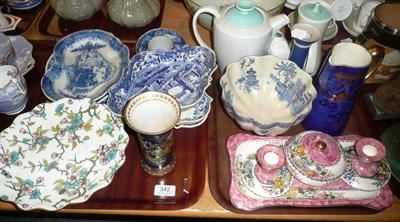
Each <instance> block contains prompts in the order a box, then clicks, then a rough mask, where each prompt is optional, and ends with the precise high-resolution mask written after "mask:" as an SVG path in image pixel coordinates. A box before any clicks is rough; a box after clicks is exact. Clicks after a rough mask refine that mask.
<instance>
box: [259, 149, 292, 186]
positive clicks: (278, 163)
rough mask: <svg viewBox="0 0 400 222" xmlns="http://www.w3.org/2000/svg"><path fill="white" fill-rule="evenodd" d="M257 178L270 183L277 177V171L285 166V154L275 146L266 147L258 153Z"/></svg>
mask: <svg viewBox="0 0 400 222" xmlns="http://www.w3.org/2000/svg"><path fill="white" fill-rule="evenodd" d="M257 161H258V164H257V165H256V168H255V170H256V176H257V178H258V179H259V180H260V181H261V182H262V183H268V181H271V180H273V179H274V178H275V177H276V176H277V170H278V169H279V168H281V167H282V166H283V165H284V164H285V153H284V152H283V150H282V149H281V148H279V147H277V146H275V145H265V146H263V147H261V148H260V149H259V150H258V152H257Z"/></svg>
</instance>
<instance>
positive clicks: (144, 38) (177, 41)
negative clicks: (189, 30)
mask: <svg viewBox="0 0 400 222" xmlns="http://www.w3.org/2000/svg"><path fill="white" fill-rule="evenodd" d="M156 36H164V37H168V38H169V39H170V40H171V41H172V49H179V48H182V47H183V46H185V45H186V41H185V39H184V38H183V36H182V35H181V34H179V33H178V32H176V31H174V30H171V29H167V28H157V29H152V30H150V31H148V32H146V33H144V34H143V35H141V36H140V38H139V39H138V41H137V43H136V53H140V52H144V51H148V50H149V47H148V45H149V42H150V41H151V40H152V39H153V38H154V37H156Z"/></svg>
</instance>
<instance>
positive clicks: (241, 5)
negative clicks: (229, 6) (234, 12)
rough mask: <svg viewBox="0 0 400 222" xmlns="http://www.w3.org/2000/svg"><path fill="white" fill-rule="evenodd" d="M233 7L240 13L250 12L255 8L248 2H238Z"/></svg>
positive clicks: (244, 0)
mask: <svg viewBox="0 0 400 222" xmlns="http://www.w3.org/2000/svg"><path fill="white" fill-rule="evenodd" d="M235 7H236V8H237V9H238V10H239V11H240V12H242V13H246V12H249V11H252V10H253V9H254V8H255V5H254V4H253V2H251V1H249V0H240V1H238V2H237V3H236V4H235Z"/></svg>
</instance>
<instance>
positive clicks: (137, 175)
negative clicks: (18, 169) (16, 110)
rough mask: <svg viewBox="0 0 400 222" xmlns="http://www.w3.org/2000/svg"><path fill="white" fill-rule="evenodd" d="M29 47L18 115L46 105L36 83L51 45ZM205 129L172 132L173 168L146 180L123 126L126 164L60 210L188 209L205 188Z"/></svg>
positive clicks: (3, 124) (5, 122) (0, 124)
mask: <svg viewBox="0 0 400 222" xmlns="http://www.w3.org/2000/svg"><path fill="white" fill-rule="evenodd" d="M33 47H34V50H33V57H34V58H35V59H36V60H37V63H36V65H35V67H34V68H33V69H32V70H31V71H30V72H29V74H28V75H25V78H26V81H27V83H28V94H29V100H28V104H27V106H26V108H25V109H24V111H22V112H27V111H29V110H31V109H32V108H34V107H35V106H36V105H37V104H39V103H43V102H46V101H47V98H46V96H45V95H44V94H43V93H42V91H41V89H40V80H41V78H42V75H43V74H44V69H45V65H46V62H47V59H48V58H49V56H50V55H51V54H52V50H53V47H54V44H52V43H51V42H48V44H45V43H40V44H39V43H33ZM38 58H40V59H38ZM212 106H213V104H212ZM15 117H16V115H14V116H8V115H2V114H0V119H1V121H0V130H1V131H2V130H4V129H5V128H7V127H9V126H10V125H11V123H12V122H13V120H14V119H15ZM207 125H208V124H207V122H206V123H204V124H202V125H201V126H199V127H196V128H191V129H177V130H175V131H174V148H173V149H174V152H175V154H176V166H175V168H174V169H173V170H172V171H171V172H170V173H169V174H167V175H165V176H162V177H156V176H150V175H148V174H147V173H145V172H144V171H143V170H142V168H141V166H140V152H139V144H138V141H137V136H136V133H135V132H134V131H132V130H131V129H130V128H129V127H127V126H126V127H125V131H126V132H127V133H128V135H129V143H128V146H127V147H126V149H125V154H126V160H125V163H124V165H123V166H121V168H120V169H119V170H118V171H117V172H116V173H115V175H114V179H113V181H112V183H110V184H109V185H108V186H107V187H105V188H104V189H101V190H98V191H97V192H96V193H94V194H93V195H92V196H91V197H90V198H89V199H88V200H87V201H86V202H84V203H79V204H71V205H68V206H66V207H65V208H63V209H93V210H95V209H110V210H179V209H184V208H187V207H189V206H192V205H193V204H195V203H196V202H197V201H198V199H199V197H200V195H201V194H202V193H203V190H204V187H205V177H206V176H205V175H206V163H207V160H206V158H207V149H208V141H207V140H205V139H204V138H207V127H208V126H207ZM156 185H169V186H174V188H175V194H174V195H172V194H168V195H163V193H156V194H155V191H157V190H155V189H156V188H157V187H156ZM0 192H1V190H0ZM0 196H1V194H0ZM3 204H7V203H5V202H2V201H0V205H3Z"/></svg>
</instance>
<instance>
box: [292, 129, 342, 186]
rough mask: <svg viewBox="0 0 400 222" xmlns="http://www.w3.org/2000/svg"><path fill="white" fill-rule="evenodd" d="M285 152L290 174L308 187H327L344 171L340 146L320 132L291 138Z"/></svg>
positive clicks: (307, 132)
mask: <svg viewBox="0 0 400 222" xmlns="http://www.w3.org/2000/svg"><path fill="white" fill-rule="evenodd" d="M285 152H286V161H287V165H288V166H289V167H288V168H289V170H290V171H291V173H292V174H293V175H294V176H295V177H296V178H297V179H298V180H300V181H302V182H303V183H305V184H308V185H312V186H324V185H327V184H330V183H332V182H334V181H336V180H337V179H338V178H339V177H340V176H341V175H342V174H343V172H344V170H345V168H346V162H345V158H344V154H343V151H342V147H341V146H340V144H339V142H338V141H337V140H336V139H334V138H333V137H331V136H329V135H328V134H325V133H322V132H318V131H305V132H302V133H299V134H297V135H295V136H293V137H292V138H290V139H289V140H288V141H287V143H286V144H285Z"/></svg>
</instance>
